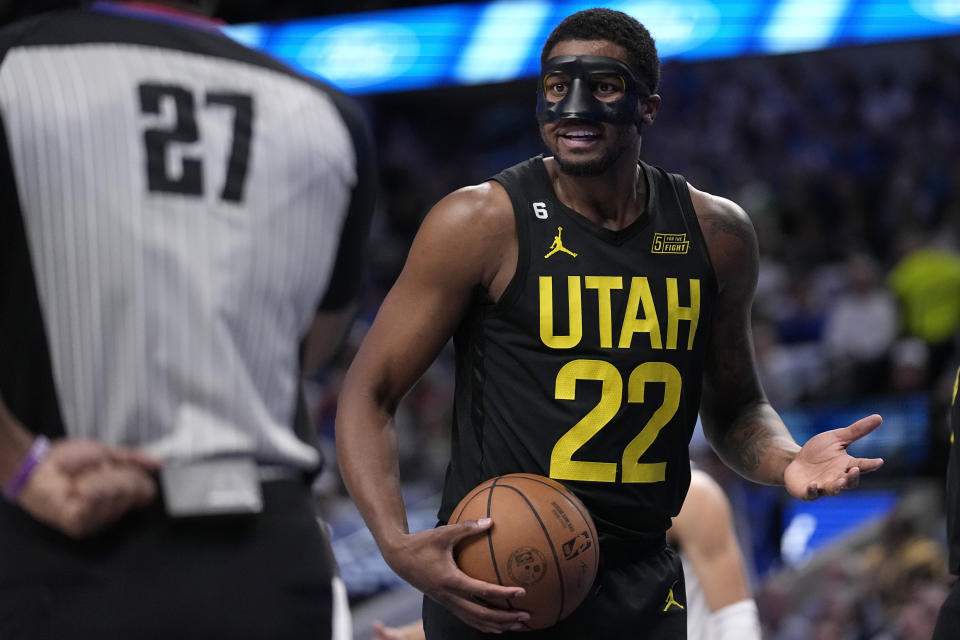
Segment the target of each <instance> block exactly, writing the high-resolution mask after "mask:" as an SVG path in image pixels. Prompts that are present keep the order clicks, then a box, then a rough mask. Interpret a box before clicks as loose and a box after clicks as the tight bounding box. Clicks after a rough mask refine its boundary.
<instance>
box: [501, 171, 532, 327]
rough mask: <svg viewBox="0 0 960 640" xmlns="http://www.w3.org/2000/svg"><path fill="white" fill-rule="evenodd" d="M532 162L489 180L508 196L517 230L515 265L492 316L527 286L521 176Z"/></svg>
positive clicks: (525, 215) (526, 221)
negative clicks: (495, 183) (498, 185)
mask: <svg viewBox="0 0 960 640" xmlns="http://www.w3.org/2000/svg"><path fill="white" fill-rule="evenodd" d="M533 161H534V159H532V158H531V159H530V160H527V161H526V162H522V163H520V164H518V165H516V166H513V167H510V168H509V169H504V170H503V171H501V172H500V173H498V174H497V175H495V176H494V177H493V178H491V180H493V181H495V182H497V183H499V184H500V186H502V187H503V188H504V190H505V191H506V192H507V196H509V197H510V204H511V206H512V207H513V218H514V221H515V225H516V228H517V264H516V269H515V271H514V273H513V277H512V278H511V279H510V282H509V283H507V288H506V289H504V290H503V293H502V294H501V295H500V299H499V300H497V302H496V303H495V304H494V305H493V309H494V313H499V312H501V311H506V310H507V309H510V308H511V307H513V305H515V304H516V303H517V301H518V300H519V299H520V294H522V293H523V289H524V287H525V286H526V283H527V272H528V271H529V270H530V226H529V225H530V216H529V212H528V211H527V206H528V203H527V201H526V200H524V196H526V195H528V194H526V193H525V191H524V188H523V180H522V178H521V174H523V173H526V172H527V170H528V169H529V167H530V165H531V163H532V162H533Z"/></svg>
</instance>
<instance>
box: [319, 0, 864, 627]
mask: <svg viewBox="0 0 960 640" xmlns="http://www.w3.org/2000/svg"><path fill="white" fill-rule="evenodd" d="M541 62H542V71H541V75H540V82H539V87H538V106H537V119H538V121H539V126H540V133H541V137H542V138H543V141H544V143H545V144H546V146H547V149H548V150H549V151H550V154H551V155H550V157H547V158H544V157H539V156H538V157H535V158H532V159H530V160H527V161H525V162H523V163H521V164H519V165H517V166H515V167H512V168H509V169H507V170H505V171H503V172H501V173H500V174H498V175H497V176H495V177H494V179H492V180H490V181H488V182H484V183H483V184H480V185H477V186H472V187H467V188H464V189H461V190H458V191H456V192H454V193H452V194H450V195H448V196H447V197H445V198H444V199H442V200H441V201H440V202H439V203H438V204H437V205H435V206H434V208H433V209H432V210H431V211H430V212H429V213H428V215H427V216H426V219H425V220H424V221H423V224H422V226H421V228H420V230H419V232H418V234H417V237H416V239H415V240H414V242H413V246H412V247H411V249H410V253H409V255H408V258H407V263H406V265H405V266H404V269H403V272H402V273H401V275H400V276H399V278H398V280H397V282H396V284H395V285H394V287H393V288H392V290H391V291H390V292H389V294H388V295H387V297H386V299H385V300H384V302H383V305H382V306H381V308H380V311H379V313H378V316H377V318H376V320H375V322H374V324H373V326H372V327H371V330H370V332H369V333H368V335H367V336H366V338H365V340H364V342H363V344H362V346H361V347H360V350H359V352H358V354H357V356H356V357H355V359H354V361H353V363H352V365H351V367H350V369H349V371H348V373H347V376H346V381H345V386H344V389H343V393H342V395H341V397H340V401H339V414H338V417H337V447H338V452H339V458H340V462H341V464H340V468H341V471H342V473H343V477H344V480H345V482H346V485H347V487H348V488H349V490H350V492H351V494H352V495H353V497H354V498H355V500H356V501H357V503H358V506H359V508H360V511H361V513H362V514H363V516H364V518H365V520H366V523H367V525H368V526H369V528H370V530H371V532H372V534H373V536H374V538H375V539H376V541H377V543H378V545H379V547H380V549H381V551H382V553H383V555H384V557H385V559H386V561H387V562H388V564H389V565H390V566H391V567H392V568H393V569H394V570H395V571H396V572H397V574H399V575H400V576H401V577H403V578H404V579H405V580H407V581H408V582H409V583H410V584H412V585H413V586H414V587H417V588H418V589H420V590H421V591H423V592H424V593H425V594H426V596H428V597H426V598H424V611H423V614H424V615H423V618H424V627H425V630H426V636H427V638H429V639H430V640H436V639H438V638H450V639H454V638H455V639H457V640H463V639H466V638H475V637H485V636H486V635H487V634H497V633H501V632H510V631H519V630H521V629H523V628H524V623H525V621H526V620H527V619H528V614H527V613H526V612H523V611H519V610H516V609H512V608H499V607H497V606H494V605H492V604H490V603H491V602H494V601H496V600H499V599H506V600H507V602H510V601H511V599H512V598H515V597H517V596H519V595H521V594H522V593H523V590H522V589H521V588H519V587H513V586H501V585H497V584H490V583H486V582H482V581H478V580H474V579H471V578H469V577H468V576H466V575H465V574H463V573H462V572H460V571H459V570H458V569H457V567H456V564H455V563H454V561H453V554H452V549H453V547H454V546H455V545H456V544H457V543H458V542H459V541H460V540H461V539H463V538H464V537H466V536H469V535H476V534H478V533H480V532H482V531H484V530H486V528H488V527H489V526H490V523H489V521H487V520H481V521H477V522H472V523H461V524H458V525H456V526H438V527H437V528H435V529H433V530H430V531H423V532H418V533H415V534H410V533H409V532H408V529H407V521H406V515H405V510H404V505H403V500H402V496H401V493H400V483H399V478H398V463H397V446H396V442H395V431H394V426H393V412H394V410H395V408H396V406H397V403H398V402H399V401H400V399H401V398H402V397H403V395H404V394H405V393H406V391H407V390H408V389H409V388H410V386H411V385H412V384H413V383H414V382H415V381H416V379H417V378H418V376H420V375H421V373H422V372H423V371H424V370H425V368H426V367H427V366H428V365H429V364H430V362H431V361H432V360H433V359H434V358H435V357H436V355H437V354H438V352H439V351H440V349H441V348H442V347H443V346H444V344H445V343H446V342H447V340H448V338H450V337H451V336H454V343H455V346H456V358H457V367H458V368H457V374H456V375H457V379H456V382H457V388H456V398H455V408H454V425H453V437H452V458H451V461H450V464H449V466H448V469H447V474H446V483H445V488H444V492H443V498H442V504H441V507H440V512H439V519H440V523H441V525H444V524H445V523H446V521H447V520H448V518H449V516H450V513H451V510H452V509H453V507H454V506H455V505H456V504H457V502H458V501H459V500H460V499H461V498H462V497H463V496H464V495H465V494H466V493H467V492H468V491H470V489H472V488H473V487H474V486H476V485H477V484H479V483H480V482H481V481H482V480H484V479H486V478H490V477H492V476H498V475H501V474H505V473H510V472H529V473H538V474H542V475H545V476H550V477H552V478H554V479H556V480H559V481H562V482H564V483H566V484H567V486H569V487H570V488H571V489H572V490H573V491H575V492H576V494H577V495H578V496H579V497H580V498H581V499H582V500H583V502H584V503H585V504H586V506H587V508H588V509H589V510H590V512H591V514H592V515H593V518H594V520H595V522H596V524H597V529H598V531H599V533H600V550H601V559H600V566H599V571H598V574H597V579H596V582H595V585H594V590H593V592H592V593H591V594H590V595H588V596H587V598H586V600H585V601H584V602H583V604H581V605H580V607H579V608H578V609H577V610H576V611H574V612H573V614H571V615H570V616H569V617H568V618H566V619H565V620H563V621H562V622H560V623H559V624H557V625H556V626H554V627H551V628H549V629H546V630H543V631H531V632H524V633H523V636H522V637H523V638H524V639H525V640H535V639H539V638H551V639H557V638H560V639H565V638H576V639H582V638H619V637H623V635H624V633H634V634H635V633H637V630H639V629H642V630H643V637H644V638H645V639H648V640H657V639H661V638H664V639H665V638H671V639H673V638H681V637H684V635H685V633H686V621H685V608H682V607H683V605H684V602H683V595H682V594H683V571H682V568H681V565H680V560H679V558H678V557H677V554H676V552H675V551H673V550H672V549H670V548H669V547H668V546H667V544H666V542H665V539H664V536H665V531H666V530H667V529H668V528H669V526H670V519H671V517H673V516H675V515H676V514H677V513H678V512H679V510H680V506H681V505H682V503H683V499H684V496H685V494H686V491H687V486H688V485H689V482H690V464H689V455H688V443H689V440H690V437H691V434H692V432H693V428H694V425H695V423H696V419H697V413H698V411H701V410H702V415H703V423H704V427H705V431H706V434H707V437H708V439H709V441H710V443H711V445H712V446H713V448H714V449H715V450H716V451H717V452H718V454H719V455H720V456H721V458H722V459H723V460H724V461H725V462H726V463H727V464H728V465H730V466H731V467H733V468H734V469H736V470H737V471H738V472H739V473H741V474H742V475H744V476H746V477H748V478H750V479H752V480H754V481H757V482H762V483H769V484H782V485H786V488H787V490H788V491H789V492H790V493H791V494H792V495H794V496H797V497H800V498H803V499H807V500H812V499H814V498H817V497H818V496H822V495H828V494H835V493H838V492H840V491H841V490H843V489H845V488H848V487H851V486H853V485H854V484H855V483H856V481H857V479H858V477H859V474H860V473H861V472H868V471H872V470H874V469H876V468H878V467H879V466H880V465H881V464H882V461H881V460H879V459H854V458H852V457H850V456H849V455H847V453H846V450H845V449H846V446H847V445H848V444H849V443H851V442H852V441H854V440H856V439H857V438H860V437H862V436H863V435H865V434H867V433H869V432H871V431H872V430H873V429H875V428H876V427H877V426H878V425H879V423H880V417H879V416H871V417H868V418H865V419H863V420H860V421H858V422H857V423H855V424H853V425H851V426H849V427H844V428H840V429H836V430H833V431H829V432H827V433H823V434H820V435H818V436H816V437H814V438H812V439H811V440H810V441H809V442H807V443H806V444H805V445H804V447H803V448H801V447H800V446H799V445H797V444H796V443H795V442H794V440H793V438H792V437H791V435H790V432H789V431H788V430H787V428H786V427H785V426H784V424H783V422H782V421H781V420H780V418H779V416H778V415H777V414H776V413H775V412H774V410H773V409H772V408H771V407H770V405H769V403H768V402H767V401H766V398H765V396H764V393H763V391H762V389H761V387H760V385H759V383H758V381H757V371H756V366H755V363H754V358H753V353H752V350H751V346H750V345H751V330H750V325H749V318H750V306H751V301H752V296H753V291H754V287H755V284H756V279H757V264H758V258H757V244H756V236H755V234H754V231H753V228H752V226H751V224H750V221H749V219H748V218H747V216H746V214H745V213H744V212H743V210H742V209H740V207H738V206H737V205H736V204H734V203H732V202H730V201H728V200H725V199H723V198H719V197H717V196H713V195H710V194H708V193H704V192H702V191H700V190H698V189H696V188H694V187H693V186H690V185H688V184H687V183H686V181H684V179H683V178H682V177H680V176H676V175H673V174H669V173H666V172H664V171H662V170H660V169H657V168H655V167H653V166H651V165H649V164H647V163H644V162H639V161H638V160H639V154H640V141H641V137H640V133H641V129H642V128H643V127H645V126H650V125H652V124H653V122H654V119H655V117H656V115H657V111H658V109H659V107H660V102H661V99H660V96H658V95H657V94H656V90H657V85H658V79H659V62H658V58H657V52H656V48H655V47H654V43H653V40H652V39H651V37H650V35H649V33H648V32H647V30H646V29H645V28H644V27H643V26H642V25H641V24H640V23H638V22H637V21H636V20H634V19H633V18H631V17H629V16H627V15H625V14H623V13H620V12H617V11H611V10H606V9H594V10H588V11H584V12H578V13H576V14H574V15H572V16H570V17H568V18H567V19H565V20H564V21H563V22H561V23H560V25H559V26H558V27H557V28H556V29H554V31H553V32H552V34H551V35H550V37H549V38H548V39H547V42H546V44H545V45H544V48H543V55H542V57H541ZM561 227H562V235H561V231H560V228H561ZM561 245H562V246H563V248H564V249H566V250H567V251H554V249H557V248H558V247H559V246H561ZM568 252H569V253H568ZM571 253H575V254H576V256H573V255H570V254H571ZM701 391H702V393H701ZM701 403H702V408H701ZM671 593H672V595H673V599H675V600H676V604H677V605H679V606H675V605H671V604H670V599H671V598H670V595H671Z"/></svg>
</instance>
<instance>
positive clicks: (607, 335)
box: [583, 276, 623, 349]
mask: <svg viewBox="0 0 960 640" xmlns="http://www.w3.org/2000/svg"><path fill="white" fill-rule="evenodd" d="M583 286H584V287H586V288H587V289H596V290H597V305H598V312H599V314H600V316H599V319H600V346H601V347H602V348H604V349H612V348H613V320H612V318H611V315H612V314H611V311H610V291H611V290H613V289H623V278H621V277H619V276H585V277H584V278H583Z"/></svg>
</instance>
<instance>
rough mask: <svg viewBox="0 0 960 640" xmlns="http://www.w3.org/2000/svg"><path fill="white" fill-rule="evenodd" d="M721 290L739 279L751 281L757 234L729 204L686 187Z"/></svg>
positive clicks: (751, 224)
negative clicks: (725, 285)
mask: <svg viewBox="0 0 960 640" xmlns="http://www.w3.org/2000/svg"><path fill="white" fill-rule="evenodd" d="M688 188H689V190H690V199H691V200H692V201H693V208H694V210H695V211H696V213H697V219H698V220H699V221H700V228H701V229H702V230H703V236H704V240H705V241H706V243H707V249H708V251H709V252H710V259H711V261H712V262H713V266H714V269H715V270H716V272H717V277H718V278H719V279H720V282H721V286H723V285H724V283H725V282H728V281H730V280H740V279H741V278H742V277H744V276H746V278H747V279H748V280H749V279H752V278H754V277H755V271H756V268H757V264H758V255H757V234H756V231H755V229H754V227H753V223H752V222H751V221H750V218H749V216H747V213H746V212H745V211H744V210H743V209H742V208H741V207H740V205H738V204H737V203H735V202H733V201H732V200H728V199H727V198H722V197H720V196H716V195H713V194H712V193H707V192H706V191H700V190H699V189H697V188H696V187H694V186H693V185H689V184H688Z"/></svg>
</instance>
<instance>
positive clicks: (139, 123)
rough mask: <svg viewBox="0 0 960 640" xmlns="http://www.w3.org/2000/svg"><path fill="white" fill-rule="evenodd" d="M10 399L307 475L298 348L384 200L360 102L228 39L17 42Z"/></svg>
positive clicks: (3, 376)
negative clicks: (299, 426) (298, 410)
mask: <svg viewBox="0 0 960 640" xmlns="http://www.w3.org/2000/svg"><path fill="white" fill-rule="evenodd" d="M0 56H2V58H0V119H2V129H0V189H2V193H0V207H2V211H0V395H2V397H4V398H5V400H6V401H7V403H8V405H9V406H10V407H11V410H12V411H13V412H14V414H15V415H17V417H18V418H19V419H20V420H21V421H22V422H23V423H24V424H25V426H27V428H29V429H32V430H34V431H36V432H41V433H47V434H48V435H54V436H56V435H69V436H72V437H84V438H94V439H97V440H100V441H102V442H106V443H108V444H128V445H136V446H140V447H143V448H144V449H145V450H146V451H148V452H149V453H151V454H154V455H156V456H159V457H162V458H167V459H169V458H171V457H181V456H190V457H194V456H208V455H223V454H232V453H252V454H253V455H255V456H256V457H257V459H258V460H260V461H262V462H269V463H280V464H286V465H293V466H297V467H300V468H304V469H310V468H313V467H314V466H315V465H316V461H317V453H316V451H315V450H314V449H313V448H312V447H311V446H309V445H308V444H306V443H305V442H303V441H302V440H300V439H299V438H298V437H297V436H296V435H295V434H294V430H293V428H292V423H293V419H294V410H295V406H296V399H297V393H298V381H299V361H298V355H299V346H300V342H301V340H302V338H303V336H304V335H305V332H306V330H307V328H308V327H309V324H310V322H311V320H312V318H313V317H314V314H315V313H316V311H317V309H318V308H323V309H335V308H338V307H339V306H342V305H344V304H346V303H347V302H349V300H350V299H351V298H352V296H353V294H354V293H355V291H356V289H357V286H358V284H359V280H360V271H361V264H360V262H361V261H360V256H361V254H362V249H363V245H364V244H365V236H366V229H367V227H368V224H369V217H370V213H371V210H372V208H373V199H374V191H375V186H374V184H373V176H372V174H373V159H372V152H371V145H370V142H369V139H368V137H367V131H366V128H365V126H364V123H363V120H362V117H361V116H360V112H359V109H358V108H357V107H356V105H355V104H353V103H352V102H351V101H350V100H348V99H346V98H345V97H344V96H342V95H341V94H339V93H337V92H336V91H334V90H332V89H330V88H329V87H326V86H324V85H322V84H321V83H319V82H316V81H313V80H308V79H305V78H304V77H301V76H300V75H298V74H296V73H295V72H293V71H291V70H289V69H288V68H286V67H284V66H282V65H281V64H280V63H278V62H276V61H274V60H273V59H271V58H268V57H266V56H263V55H261V54H259V53H256V52H253V51H251V50H249V49H247V48H245V47H243V46H241V45H239V44H237V43H235V42H234V41H232V40H230V39H228V38H226V37H224V36H222V35H220V34H219V33H217V32H214V31H212V30H205V29H198V28H194V27H191V26H186V25H183V24H176V23H171V22H169V21H157V20H151V19H144V18H143V17H141V16H136V15H122V14H116V13H113V12H98V11H71V12H58V13H52V14H47V15H43V16H40V17H37V18H34V19H33V20H31V21H29V22H26V23H21V24H20V25H17V26H16V27H15V28H9V29H7V30H6V31H4V32H0Z"/></svg>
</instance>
